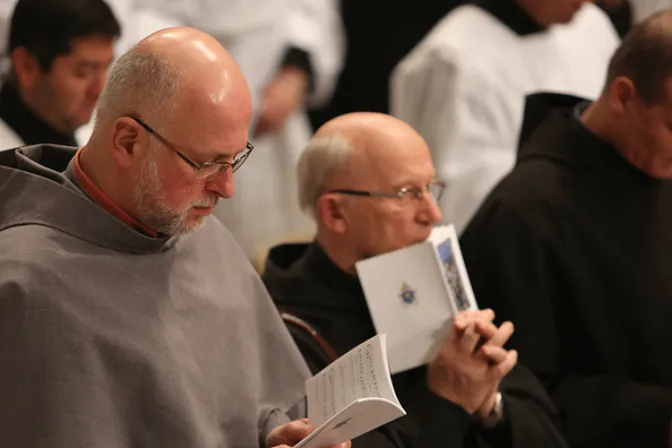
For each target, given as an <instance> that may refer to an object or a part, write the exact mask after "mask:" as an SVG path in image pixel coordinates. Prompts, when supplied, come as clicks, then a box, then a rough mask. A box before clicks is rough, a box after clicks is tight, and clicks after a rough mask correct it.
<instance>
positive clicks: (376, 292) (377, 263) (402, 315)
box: [355, 225, 478, 374]
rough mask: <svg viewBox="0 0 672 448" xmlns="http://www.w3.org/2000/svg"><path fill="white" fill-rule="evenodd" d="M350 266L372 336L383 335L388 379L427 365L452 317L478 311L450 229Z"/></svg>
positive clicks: (453, 230)
mask: <svg viewBox="0 0 672 448" xmlns="http://www.w3.org/2000/svg"><path fill="white" fill-rule="evenodd" d="M355 266H356V269H357V274H358V276H359V279H360V281H361V283H362V288H363V289H364V295H365V296H366V301H367V304H368V306H369V311H370V312H371V316H372V318H373V323H374V325H375V327H376V332H377V333H379V334H382V333H385V334H387V347H388V360H389V366H390V370H391V372H392V373H393V374H394V373H398V372H402V371H404V370H408V369H412V368H415V367H418V366H421V365H424V364H427V363H429V362H431V361H432V360H433V359H434V357H435V356H436V354H437V353H438V351H439V349H440V348H441V344H442V343H443V342H444V340H445V338H446V337H447V335H448V332H449V331H450V322H451V318H452V317H453V315H455V314H456V313H458V312H460V311H465V310H469V309H473V310H476V309H478V306H477V304H476V299H475V298H474V293H473V291H472V289H471V283H470V282H469V276H468V275H467V270H466V268H465V265H464V260H463V259H462V252H461V250H460V246H459V242H458V238H457V234H456V232H455V228H454V227H453V226H452V225H448V226H439V227H436V228H434V229H433V231H432V234H431V235H430V237H429V238H428V239H427V240H426V241H425V242H422V243H419V244H415V245H412V246H408V247H405V248H403V249H399V250H396V251H393V252H388V253H386V254H383V255H379V256H376V257H372V258H368V259H366V260H362V261H360V262H358V263H357V264H356V265H355Z"/></svg>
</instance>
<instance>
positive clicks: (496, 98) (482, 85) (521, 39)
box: [391, 0, 619, 232]
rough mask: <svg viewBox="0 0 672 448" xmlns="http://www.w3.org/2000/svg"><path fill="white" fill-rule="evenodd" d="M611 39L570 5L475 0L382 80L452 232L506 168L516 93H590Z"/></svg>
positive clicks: (592, 12) (593, 11)
mask: <svg viewBox="0 0 672 448" xmlns="http://www.w3.org/2000/svg"><path fill="white" fill-rule="evenodd" d="M618 43H619V38H618V35H617V34H616V31H615V30H614V27H613V26H612V24H611V22H610V21H609V18H608V17H607V15H606V14H605V13H604V12H603V11H602V10H600V9H599V8H598V7H597V6H595V5H594V4H592V3H586V2H584V1H577V0H543V1H540V0H482V1H479V2H477V3H476V4H474V5H465V6H460V7H459V8H457V9H454V10H453V11H452V12H451V13H449V14H448V15H447V16H446V17H445V18H444V19H443V20H442V21H441V22H440V23H439V24H438V25H437V26H436V27H435V28H434V29H433V30H432V31H431V33H430V34H429V35H428V36H427V37H426V38H425V39H424V40H423V41H422V42H421V43H420V44H419V45H418V46H417V47H416V48H415V49H414V50H413V51H412V52H411V53H410V54H409V55H408V56H407V57H406V58H405V59H404V60H403V61H402V62H401V63H400V64H399V66H398V67H397V68H396V69H395V72H394V74H393V76H392V80H391V85H392V97H391V110H392V113H393V114H394V115H395V116H397V117H399V118H401V119H402V120H404V121H406V122H407V123H409V124H410V125H411V126H413V127H414V128H415V129H416V130H417V131H418V132H419V133H420V134H421V135H422V136H423V137H424V138H425V140H426V141H427V143H428V145H429V147H430V149H431V151H432V157H433V159H434V164H435V166H436V169H437V173H438V176H439V177H440V178H441V179H444V180H445V181H446V182H447V183H448V185H449V188H448V189H447V190H446V194H445V195H444V197H443V199H442V200H441V204H440V205H441V210H442V212H443V215H444V216H445V217H447V218H448V219H450V220H451V222H452V223H453V224H455V227H456V229H457V231H458V232H461V231H462V230H463V229H464V227H465V226H466V224H467V223H468V222H469V220H470V219H471V217H472V215H473V214H474V212H475V211H476V209H477V208H478V206H479V205H480V204H481V202H482V200H483V198H484V197H485V196H486V195H487V194H488V193H489V192H490V190H491V189H492V188H493V187H494V186H495V185H496V184H497V182H499V180H500V179H501V178H502V177H503V176H504V175H505V174H506V173H507V172H508V171H509V170H510V169H511V168H512V167H513V164H514V161H515V155H516V147H517V141H518V134H519V132H520V128H521V123H522V121H523V111H524V103H525V96H526V95H527V94H528V93H531V92H534V91H537V90H550V91H556V92H565V93H573V94H577V95H582V96H585V97H589V98H594V97H596V96H597V95H599V93H600V91H601V89H602V83H603V82H604V78H605V76H606V67H607V64H608V60H609V58H610V57H611V55H612V54H613V52H614V50H615V49H616V47H617V46H618Z"/></svg>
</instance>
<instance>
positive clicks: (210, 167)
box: [130, 117, 254, 177]
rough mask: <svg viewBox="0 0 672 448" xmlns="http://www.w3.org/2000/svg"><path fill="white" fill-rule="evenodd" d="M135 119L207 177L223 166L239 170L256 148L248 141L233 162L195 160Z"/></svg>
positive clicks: (136, 119) (135, 119)
mask: <svg viewBox="0 0 672 448" xmlns="http://www.w3.org/2000/svg"><path fill="white" fill-rule="evenodd" d="M130 118H132V119H133V120H134V121H136V122H137V123H138V124H139V125H140V126H142V127H143V128H144V129H145V130H146V131H147V132H149V133H150V134H151V135H153V136H154V137H156V139H157V140H159V141H160V142H161V143H163V144H164V145H165V146H166V147H167V148H168V149H170V150H172V151H173V152H175V153H176V154H177V155H178V156H179V157H180V158H181V159H182V160H184V161H185V162H186V163H187V164H188V165H189V166H191V167H192V168H193V169H194V170H196V171H197V172H199V173H200V174H201V175H203V176H205V177H207V176H210V175H212V174H215V173H217V172H219V171H220V170H221V169H222V168H224V169H225V170H226V169H227V168H228V167H231V172H232V173H233V172H235V171H236V170H238V169H239V168H240V167H241V166H242V164H243V163H245V161H246V160H247V158H248V157H249V155H250V153H251V152H252V150H253V149H254V145H252V143H250V142H247V145H246V146H245V149H243V150H242V151H239V152H238V153H236V154H235V155H234V156H233V160H232V161H231V162H226V161H212V162H195V161H193V160H191V159H190V158H189V157H187V156H186V155H184V154H183V153H182V152H181V151H180V150H179V149H178V147H177V145H175V144H174V143H171V142H170V141H169V140H168V139H166V138H165V137H163V136H162V135H161V134H159V133H158V132H156V131H155V130H154V129H153V128H152V127H151V126H149V125H148V124H147V123H145V122H144V121H142V120H141V119H139V118H137V117H130Z"/></svg>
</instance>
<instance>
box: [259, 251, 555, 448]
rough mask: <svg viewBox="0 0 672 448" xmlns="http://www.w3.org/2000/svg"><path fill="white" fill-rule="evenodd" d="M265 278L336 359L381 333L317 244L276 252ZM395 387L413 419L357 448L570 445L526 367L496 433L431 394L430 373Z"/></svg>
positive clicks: (360, 296)
mask: <svg viewBox="0 0 672 448" xmlns="http://www.w3.org/2000/svg"><path fill="white" fill-rule="evenodd" d="M262 278H263V280H264V283H265V284H266V287H267V288H268V290H269V292H270V294H271V297H272V298H273V300H274V302H275V303H276V305H277V307H278V308H279V309H280V311H286V312H289V313H292V314H293V315H295V316H297V317H299V318H300V319H303V320H304V321H306V322H308V323H309V324H311V325H312V326H313V327H314V328H315V329H316V330H317V331H318V332H319V333H320V334H321V335H322V336H323V337H324V338H325V339H326V340H327V341H328V342H329V343H330V344H331V345H332V346H333V348H334V349H335V350H336V352H337V353H338V355H342V354H345V353H347V352H348V351H349V350H351V349H352V348H354V347H356V346H357V345H359V344H360V343H362V342H364V341H366V340H367V339H369V338H371V337H373V336H374V335H375V334H376V330H375V328H374V324H373V321H372V320H371V315H370V313H369V310H368V307H367V304H366V299H365V297H364V293H363V291H362V287H361V285H360V283H359V280H357V279H356V278H355V277H352V276H350V275H348V274H347V273H345V272H344V271H342V270H341V269H339V268H338V267H337V266H336V265H335V264H334V263H333V262H332V261H331V260H330V259H329V258H328V256H327V255H326V254H325V253H324V251H323V250H322V249H321V248H320V247H319V246H318V245H317V244H310V245H306V244H287V245H282V246H278V247H275V248H273V249H272V250H271V252H270V254H269V259H268V263H267V265H266V269H265V271H264V275H263V277H262ZM297 342H298V341H297ZM302 353H303V355H304V357H306V358H308V359H307V361H308V364H309V365H318V364H319V360H315V359H310V358H311V357H314V352H309V351H307V350H302ZM314 373H315V372H314ZM392 380H393V384H394V388H395V391H396V393H397V396H398V398H399V400H400V402H401V404H402V406H403V407H404V408H405V410H406V412H407V415H406V416H405V417H402V418H400V419H398V420H395V421H393V422H391V423H389V424H387V425H385V426H383V427H381V428H379V429H377V430H375V431H372V432H370V433H368V434H365V435H363V436H361V437H359V438H357V439H355V440H354V441H353V448H357V447H366V448H392V447H394V448H407V447H417V448H428V447H439V446H445V447H451V448H459V447H469V448H471V447H474V448H476V447H479V448H480V447H511V446H513V447H521V448H522V447H526V448H527V447H562V446H565V445H564V442H563V440H562V437H561V436H560V435H559V432H558V430H557V426H556V422H557V416H556V415H555V411H554V410H553V406H552V405H551V404H550V400H549V399H548V398H547V396H546V394H545V393H544V392H543V390H542V388H541V386H540V385H539V383H538V382H537V381H536V380H535V379H534V377H533V376H532V375H531V374H530V373H529V372H528V371H527V370H525V369H523V368H521V367H516V368H515V369H514V371H512V372H511V374H510V375H509V376H507V377H506V378H505V380H504V381H503V382H502V385H501V390H502V393H503V395H504V420H503V421H502V422H500V424H499V425H498V426H497V427H495V428H494V429H492V430H485V429H484V428H482V427H481V426H480V425H479V424H477V423H476V422H475V421H474V420H473V419H472V418H471V417H470V416H469V415H468V414H467V413H466V412H465V411H464V410H463V409H462V408H461V407H459V406H457V405H456V404H454V403H452V402H450V401H447V400H444V399H442V398H440V397H439V396H437V395H435V394H434V393H432V392H431V391H430V390H429V389H428V388H427V383H426V368H425V367H421V368H416V369H413V370H409V371H406V372H401V373H398V374H396V375H394V376H393V377H392Z"/></svg>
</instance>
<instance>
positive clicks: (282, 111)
mask: <svg viewBox="0 0 672 448" xmlns="http://www.w3.org/2000/svg"><path fill="white" fill-rule="evenodd" d="M307 86H308V75H307V74H306V73H305V72H304V71H303V70H301V69H299V68H295V67H285V68H283V69H281V70H280V71H279V72H278V74H277V75H276V76H275V78H273V79H272V80H271V82H269V83H268V85H267V86H266V89H265V90H264V95H263V98H262V100H261V113H260V114H259V121H258V122H257V127H256V129H255V131H254V133H255V134H256V135H261V134H265V133H272V132H277V131H279V130H281V129H282V128H283V127H284V126H285V122H286V121H287V119H288V118H289V116H290V115H291V114H292V113H293V112H294V111H296V110H297V109H299V108H300V107H301V106H302V105H303V103H304V100H305V93H306V88H307Z"/></svg>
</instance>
